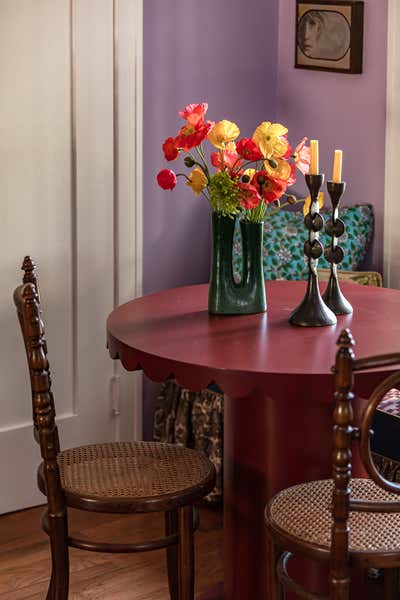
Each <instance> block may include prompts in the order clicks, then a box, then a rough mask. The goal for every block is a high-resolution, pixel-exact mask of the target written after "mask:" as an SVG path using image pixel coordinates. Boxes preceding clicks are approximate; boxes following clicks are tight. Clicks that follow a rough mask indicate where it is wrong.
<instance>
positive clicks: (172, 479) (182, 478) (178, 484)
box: [14, 257, 215, 600]
mask: <svg viewBox="0 0 400 600" xmlns="http://www.w3.org/2000/svg"><path fill="white" fill-rule="evenodd" d="M22 268H23V270H24V272H25V275H24V283H23V285H21V286H19V287H17V289H16V290H15V292H14V301H15V305H16V307H17V313H18V317H19V321H20V324H21V328H22V334H23V338H24V343H25V349H26V355H27V359H28V367H29V374H30V381H31V388H32V404H33V422H34V434H35V439H36V440H37V441H38V442H39V444H40V451H41V455H42V459H43V462H42V463H41V465H40V466H39V469H38V485H39V488H40V490H41V491H42V492H43V494H45V495H46V496H47V510H46V511H45V512H44V514H43V518H42V527H43V529H44V531H45V532H46V533H47V534H48V535H49V538H50V544H51V557H52V574H51V581H50V585H49V590H48V593H47V600H66V599H67V598H68V587H69V559H68V547H69V546H71V547H74V548H81V549H83V550H89V551H95V552H112V553H126V552H140V551H146V550H156V549H159V548H166V550H167V566H168V580H169V590H170V596H171V599H172V600H193V598H194V550H193V531H194V529H195V528H196V526H197V524H196V522H195V521H196V519H194V511H193V504H194V502H196V501H198V500H200V499H201V498H203V497H204V496H205V495H206V494H208V493H209V492H210V491H211V490H212V488H213V486H214V483H215V469H214V467H213V465H212V463H211V462H210V461H209V460H208V459H207V458H205V457H204V456H203V455H201V454H200V453H198V452H195V451H194V450H189V449H187V448H182V447H178V446H174V445H170V444H160V443H155V442H154V443H153V442H115V443H104V444H102V443H100V444H92V445H88V446H80V447H78V448H71V449H68V450H64V451H62V450H60V444H59V436H58V431H57V425H56V421H55V408H54V400H53V394H52V392H51V380H50V370H49V363H48V360H47V356H46V355H47V347H46V342H45V338H44V326H43V322H42V319H41V310H40V300H39V295H38V292H37V281H36V275H35V270H34V265H33V263H32V261H31V259H30V258H29V257H26V258H25V260H24V264H23V267H22ZM68 507H73V508H78V509H82V510H88V511H97V512H103V513H148V512H153V511H162V512H164V513H165V529H166V531H165V537H163V538H161V539H153V540H150V541H143V542H141V543H125V544H122V543H111V542H97V541H93V540H89V539H79V538H77V537H74V536H71V535H69V533H68V511H67V508H68ZM132 594H133V595H134V591H132Z"/></svg>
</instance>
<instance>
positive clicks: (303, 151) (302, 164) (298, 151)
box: [293, 137, 311, 175]
mask: <svg viewBox="0 0 400 600" xmlns="http://www.w3.org/2000/svg"><path fill="white" fill-rule="evenodd" d="M306 141H307V138H306V137H305V138H303V139H302V140H301V142H300V143H299V144H298V145H297V146H296V148H295V150H294V153H293V157H294V162H295V165H296V167H297V168H298V169H299V171H301V172H302V173H303V175H307V173H308V172H309V170H310V160H311V156H310V147H309V146H306Z"/></svg>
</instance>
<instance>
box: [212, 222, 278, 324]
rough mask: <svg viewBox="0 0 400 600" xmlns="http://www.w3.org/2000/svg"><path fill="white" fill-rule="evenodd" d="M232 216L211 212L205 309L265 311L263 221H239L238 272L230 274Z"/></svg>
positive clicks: (242, 312) (214, 311)
mask: <svg viewBox="0 0 400 600" xmlns="http://www.w3.org/2000/svg"><path fill="white" fill-rule="evenodd" d="M234 229H235V219H232V218H230V217H225V216H222V215H220V214H218V213H216V212H214V213H213V215H212V256H211V274H210V288H209V296H208V312H210V313H211V314H214V315H246V314H251V313H259V312H265V311H266V309H267V302H266V298H265V284H264V273H263V260H262V249H263V223H247V222H245V221H241V222H240V229H241V234H242V252H243V261H242V273H241V280H240V282H238V283H236V282H235V280H234V278H233V267H232V245H233V233H234Z"/></svg>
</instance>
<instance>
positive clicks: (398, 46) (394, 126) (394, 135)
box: [383, 0, 400, 289]
mask: <svg viewBox="0 0 400 600" xmlns="http://www.w3.org/2000/svg"><path fill="white" fill-rule="evenodd" d="M399 28H400V5H399V2H398V0H388V27H387V67H386V68H387V83H386V92H387V93H386V147H385V203H384V236H383V240H384V241H383V274H384V283H385V285H386V286H388V287H393V288H399V289H400V244H399V241H398V240H399V226H398V223H399V221H400V205H399V201H398V194H399V189H398V157H399V156H400V59H399V56H400V39H399V36H398V31H399Z"/></svg>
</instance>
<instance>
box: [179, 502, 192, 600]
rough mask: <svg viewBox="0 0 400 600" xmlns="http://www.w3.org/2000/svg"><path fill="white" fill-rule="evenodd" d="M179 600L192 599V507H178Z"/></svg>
mask: <svg viewBox="0 0 400 600" xmlns="http://www.w3.org/2000/svg"><path fill="white" fill-rule="evenodd" d="M178 532H179V544H178V573H179V596H178V598H179V600H194V539H193V538H194V535H193V534H194V532H193V507H192V506H183V507H182V508H179V509H178Z"/></svg>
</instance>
